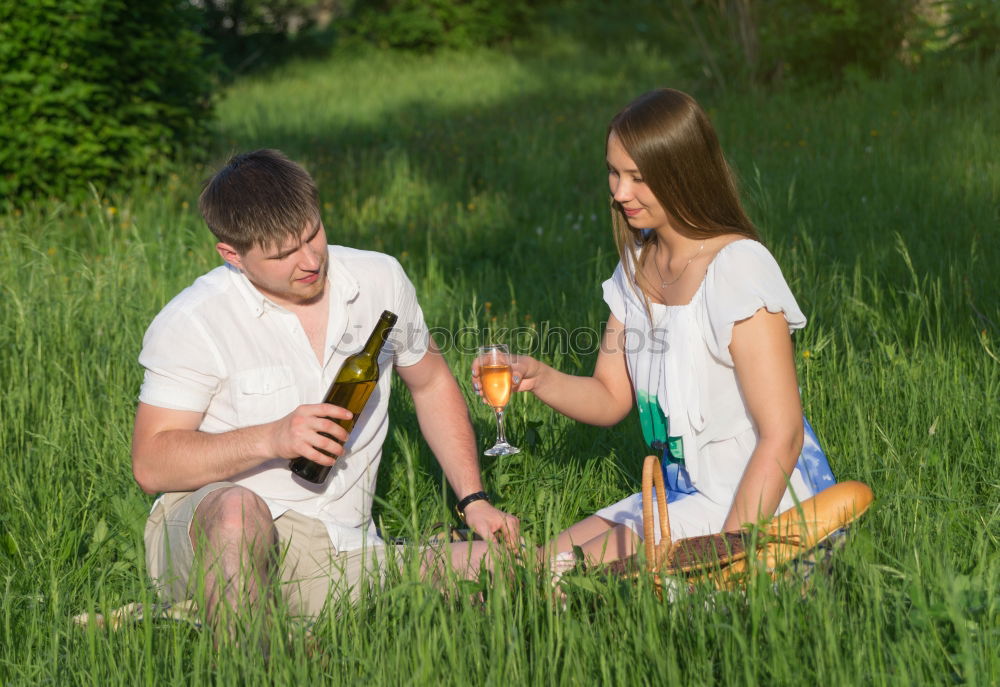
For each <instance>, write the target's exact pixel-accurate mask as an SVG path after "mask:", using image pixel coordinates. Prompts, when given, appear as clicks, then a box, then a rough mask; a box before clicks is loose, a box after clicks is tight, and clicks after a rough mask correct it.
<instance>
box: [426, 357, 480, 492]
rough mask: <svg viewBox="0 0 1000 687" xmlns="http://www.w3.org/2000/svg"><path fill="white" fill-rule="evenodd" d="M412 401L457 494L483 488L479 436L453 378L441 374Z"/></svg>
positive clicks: (433, 450)
mask: <svg viewBox="0 0 1000 687" xmlns="http://www.w3.org/2000/svg"><path fill="white" fill-rule="evenodd" d="M413 404H414V407H415V408H416V411H417V420H418V422H419V423H420V431H421V433H422V434H423V435H424V439H425V440H426V441H427V444H428V446H430V448H431V451H432V452H433V453H434V457H435V458H437V461H438V463H439V464H440V465H441V469H442V470H443V471H444V474H445V477H446V478H447V479H448V483H449V484H450V485H451V488H452V490H453V491H454V492H455V496H456V497H457V498H463V497H465V496H468V495H469V494H471V493H473V492H476V491H482V489H483V482H482V477H481V475H480V472H479V458H478V456H477V453H476V435H475V432H473V430H472V423H471V422H470V421H469V411H468V409H467V407H466V404H465V399H464V398H463V397H462V392H461V391H459V388H458V384H457V383H456V382H455V380H454V378H452V377H451V376H450V375H449V376H448V377H441V378H440V379H439V380H437V382H436V384H435V385H434V386H433V387H432V388H428V389H423V390H421V391H420V392H417V393H415V394H414V398H413Z"/></svg>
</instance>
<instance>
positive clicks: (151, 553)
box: [145, 482, 403, 617]
mask: <svg viewBox="0 0 1000 687" xmlns="http://www.w3.org/2000/svg"><path fill="white" fill-rule="evenodd" d="M233 486H237V485H235V484H233V483H232V482H213V483H212V484H207V485H205V486H204V487H202V488H201V489H198V490H197V491H188V492H171V493H167V494H164V495H163V496H162V497H161V498H160V501H159V502H158V503H157V504H156V506H155V507H154V508H153V511H152V512H151V513H150V514H149V519H148V520H147V521H146V532H145V541H146V569H147V571H148V572H149V576H150V577H151V578H152V579H153V581H154V582H155V583H156V584H157V587H158V590H159V594H160V597H161V598H162V599H163V600H164V601H169V602H174V603H176V602H180V601H184V600H186V599H190V598H192V597H193V596H194V585H193V582H194V580H192V579H191V570H192V568H193V567H194V560H195V552H194V547H193V545H192V541H191V523H192V522H193V520H194V513H195V511H196V510H197V509H198V506H199V504H201V502H202V500H203V499H204V498H205V497H206V496H208V494H210V493H212V492H213V491H215V490H216V489H223V488H226V487H233ZM274 527H275V530H277V533H278V544H279V546H280V561H281V564H280V571H281V588H282V594H283V596H284V598H285V601H286V602H287V604H288V608H289V611H290V612H291V613H292V614H293V615H299V616H309V617H315V616H317V615H318V614H319V612H320V611H321V610H322V609H323V606H324V605H325V604H326V602H327V599H328V598H329V597H334V598H335V597H337V596H340V595H343V594H349V595H350V597H351V598H352V599H354V600H356V599H357V598H358V597H359V596H360V594H361V593H362V591H363V590H364V589H365V587H366V586H367V585H368V584H379V583H380V582H381V581H382V580H383V579H384V577H385V571H386V568H387V567H395V568H397V569H399V568H400V566H401V565H402V560H403V555H402V553H403V551H402V547H399V546H389V545H385V544H382V543H379V544H377V545H372V546H368V547H366V548H364V549H359V550H356V551H345V552H343V553H341V552H338V551H337V550H336V549H335V548H334V547H333V544H332V543H331V542H330V535H329V534H327V530H326V526H325V525H324V524H323V523H322V522H320V521H319V520H315V519H313V518H308V517H306V516H304V515H301V514H299V513H296V512H295V511H286V512H285V513H283V514H282V515H280V516H278V517H277V518H276V519H275V520H274Z"/></svg>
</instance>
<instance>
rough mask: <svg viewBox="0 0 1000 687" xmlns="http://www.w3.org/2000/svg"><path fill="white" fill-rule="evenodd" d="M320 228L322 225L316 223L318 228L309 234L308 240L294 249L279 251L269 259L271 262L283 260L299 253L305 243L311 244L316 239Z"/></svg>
mask: <svg viewBox="0 0 1000 687" xmlns="http://www.w3.org/2000/svg"><path fill="white" fill-rule="evenodd" d="M319 227H320V223H319V222H316V227H315V228H314V229H313V232H312V233H311V234H309V236H308V237H307V238H306V240H305V241H302V242H301V243H299V244H298V245H297V246H295V247H294V248H289V249H287V250H282V251H278V252H277V253H275V254H274V255H269V256H267V257H268V258H270V259H271V260H281V258H284V257H287V256H289V255H291V254H292V253H294V252H295V251H297V250H298V249H299V248H300V247H301V246H302V244H303V243H309V242H310V241H312V240H313V239H314V238H316V234H318V233H319Z"/></svg>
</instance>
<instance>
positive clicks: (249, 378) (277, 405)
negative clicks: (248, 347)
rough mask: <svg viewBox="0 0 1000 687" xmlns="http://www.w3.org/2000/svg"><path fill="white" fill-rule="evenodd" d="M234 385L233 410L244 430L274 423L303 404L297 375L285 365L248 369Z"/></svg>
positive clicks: (236, 376)
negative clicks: (300, 399)
mask: <svg viewBox="0 0 1000 687" xmlns="http://www.w3.org/2000/svg"><path fill="white" fill-rule="evenodd" d="M233 382H234V383H233V408H234V409H235V410H236V416H237V418H238V421H239V425H240V427H250V426H252V425H261V424H264V423H265V422H272V421H274V420H277V419H279V418H282V417H284V416H285V415H288V413H290V412H292V411H293V410H295V408H297V407H298V406H299V404H300V401H299V390H298V388H297V387H296V385H295V375H293V374H292V369H291V368H290V367H287V366H284V365H275V366H271V367H257V368H253V369H250V370H244V371H242V372H240V373H239V374H237V375H235V376H234V379H233Z"/></svg>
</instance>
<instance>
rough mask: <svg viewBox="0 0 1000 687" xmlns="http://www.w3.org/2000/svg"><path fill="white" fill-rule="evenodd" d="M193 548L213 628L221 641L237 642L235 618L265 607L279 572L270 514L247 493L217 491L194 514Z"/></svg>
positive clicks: (235, 490)
mask: <svg viewBox="0 0 1000 687" xmlns="http://www.w3.org/2000/svg"><path fill="white" fill-rule="evenodd" d="M191 543H192V545H193V546H194V550H195V560H200V561H202V565H203V566H204V575H205V604H206V609H205V613H206V616H207V619H208V622H209V624H210V625H212V626H213V628H214V630H215V632H216V637H217V639H222V638H224V637H226V638H228V639H235V636H234V635H235V626H234V625H233V620H232V618H231V616H232V614H233V613H239V612H244V611H249V610H251V609H253V608H255V607H257V606H258V605H260V603H261V601H262V590H265V589H266V588H267V585H268V581H269V580H270V576H271V572H272V568H273V566H274V556H275V552H276V550H277V533H276V531H275V529H274V523H273V522H272V520H271V512H270V510H269V509H268V507H267V504H265V503H264V501H263V500H262V499H261V498H260V497H259V496H257V495H256V494H254V493H253V492H252V491H250V490H248V489H244V488H243V487H227V488H224V489H217V490H216V491H213V492H212V493H210V494H209V495H208V496H206V497H205V498H204V500H203V501H202V502H201V503H200V504H199V505H198V509H197V510H196V511H195V514H194V522H193V523H192V527H191ZM220 621H222V622H221V623H220ZM220 625H221V626H220Z"/></svg>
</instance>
